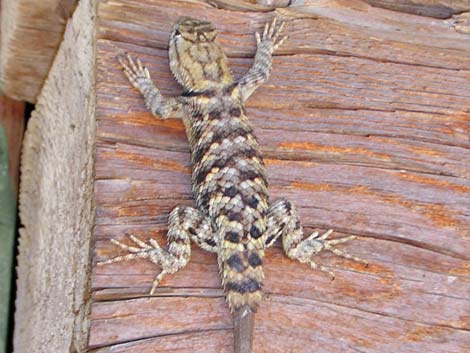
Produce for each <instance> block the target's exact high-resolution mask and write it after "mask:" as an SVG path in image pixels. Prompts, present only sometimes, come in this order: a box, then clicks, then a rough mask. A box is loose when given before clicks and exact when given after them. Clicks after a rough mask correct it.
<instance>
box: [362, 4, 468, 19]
mask: <svg viewBox="0 0 470 353" xmlns="http://www.w3.org/2000/svg"><path fill="white" fill-rule="evenodd" d="M364 2H367V3H368V4H370V5H372V6H376V7H382V8H384V9H389V10H393V11H400V12H406V13H409V14H414V15H419V16H429V17H435V18H443V19H445V18H449V17H452V15H455V14H458V13H461V12H466V11H470V2H469V1H468V0H364Z"/></svg>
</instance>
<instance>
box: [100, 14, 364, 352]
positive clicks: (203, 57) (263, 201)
mask: <svg viewBox="0 0 470 353" xmlns="http://www.w3.org/2000/svg"><path fill="white" fill-rule="evenodd" d="M283 27H284V22H282V23H281V24H280V25H279V26H277V25H276V17H274V19H273V20H272V22H267V23H266V24H265V26H264V29H263V31H262V32H256V33H255V39H256V44H257V49H256V54H255V57H254V62H253V65H252V67H251V68H250V69H249V71H248V72H247V73H246V74H245V75H244V76H243V77H241V78H240V79H238V80H235V79H234V78H233V76H232V74H231V71H230V69H229V67H228V62H227V58H226V56H225V54H224V52H223V51H222V48H221V46H220V44H219V43H218V41H217V30H216V28H215V27H214V25H213V24H212V23H210V22H207V21H203V20H197V19H193V18H189V17H184V18H180V19H179V20H178V22H177V23H176V24H175V26H174V28H173V30H172V32H171V35H170V41H169V64H170V69H171V71H172V73H173V75H174V77H175V79H176V81H177V82H178V83H179V84H180V85H181V86H182V88H183V93H182V94H181V95H180V96H177V97H166V96H163V95H162V94H161V93H160V91H159V90H158V88H157V87H156V86H155V84H154V82H153V81H152V79H151V77H150V73H149V71H148V69H147V68H146V67H145V66H144V65H143V64H142V62H141V61H140V60H139V59H133V58H132V57H131V56H130V55H129V54H127V56H125V57H123V56H120V57H119V61H120V64H121V65H122V69H123V72H124V74H125V76H127V78H128V79H129V81H130V83H131V84H132V86H134V87H135V88H136V89H137V90H139V91H140V92H141V94H142V95H143V98H144V100H145V104H146V107H147V108H148V110H149V111H150V112H151V113H152V114H153V115H154V116H155V117H156V118H159V119H166V118H180V119H182V120H183V124H184V127H185V130H186V134H187V137H188V140H189V145H190V150H191V164H192V189H193V194H194V197H195V201H196V207H189V206H186V207H175V208H174V209H173V210H172V211H171V213H170V215H169V220H168V233H167V241H168V247H167V248H166V249H164V248H161V247H160V246H159V244H158V243H157V241H156V240H154V239H149V241H148V243H146V242H144V241H142V240H141V239H139V238H137V237H135V236H133V235H129V237H130V241H132V242H133V245H127V244H126V243H124V242H122V241H119V240H116V239H112V240H111V241H112V242H113V243H114V244H115V245H117V246H118V247H120V248H122V249H124V250H125V251H127V252H128V254H126V255H122V256H116V257H114V258H111V259H108V260H105V261H102V262H99V263H98V265H104V264H109V263H114V262H120V261H127V260H132V259H137V258H143V259H147V260H149V261H151V262H152V263H154V264H156V265H157V266H159V267H160V269H161V270H160V272H159V273H158V274H157V275H156V277H155V280H154V282H153V284H152V289H151V291H150V294H151V295H152V294H153V293H154V291H155V289H156V288H157V286H158V284H159V283H160V281H161V280H162V278H163V277H164V276H165V275H167V274H174V273H176V272H177V271H179V270H181V269H182V268H183V267H185V266H186V264H187V263H188V261H189V258H190V253H191V241H193V242H194V243H196V244H197V245H199V246H200V247H201V248H202V249H204V250H206V251H209V252H212V253H215V254H216V255H217V259H218V265H219V270H220V273H221V277H222V278H221V279H222V285H223V289H224V293H225V296H226V300H227V302H228V305H229V308H230V310H231V312H232V315H233V322H234V336H235V338H234V350H235V353H250V352H252V341H253V325H254V313H255V312H256V310H257V308H258V305H259V303H260V301H261V300H262V297H263V295H262V284H263V278H264V274H263V257H264V254H265V249H266V248H268V247H270V246H272V245H273V244H274V243H275V242H276V240H277V239H278V238H281V239H282V246H283V248H284V251H285V253H286V255H287V256H288V257H289V258H291V259H293V260H297V261H299V262H301V263H304V264H307V265H309V266H310V267H312V268H314V269H319V270H321V271H326V272H328V273H329V274H330V275H331V276H332V278H334V275H333V273H332V272H331V271H329V270H328V269H327V268H325V267H323V266H321V265H319V264H317V263H316V262H314V261H313V259H312V257H313V256H314V255H316V254H318V253H319V252H321V251H323V250H327V251H330V252H332V253H333V254H335V255H337V256H340V257H343V258H346V259H350V260H354V261H358V262H362V263H367V262H366V261H364V260H362V259H360V258H358V257H356V256H353V255H350V254H348V253H346V252H344V251H342V250H339V249H337V248H336V245H337V244H340V243H344V242H347V241H350V240H353V239H354V238H356V236H347V237H343V238H337V239H328V238H329V236H330V235H331V233H332V232H333V230H331V229H330V230H328V231H327V232H325V233H323V234H320V233H318V232H314V233H312V234H310V235H308V236H305V235H304V232H303V229H302V225H301V223H300V220H299V217H298V214H297V211H296V208H295V207H294V205H293V204H292V203H291V202H290V201H288V200H284V199H281V200H277V201H275V202H272V203H270V201H269V194H268V179H267V175H266V168H265V165H264V162H263V158H262V155H261V153H260V148H259V145H258V141H257V139H256V137H255V134H254V132H253V128H252V127H251V125H250V122H249V120H248V118H247V114H246V110H245V107H244V105H245V102H246V101H247V99H248V98H249V97H250V96H251V95H252V93H253V92H254V91H255V90H256V88H258V87H259V86H260V85H261V84H262V83H264V82H265V81H266V80H267V79H268V78H269V76H270V73H271V67H272V56H273V53H274V51H276V50H277V49H278V48H279V47H280V46H281V45H282V44H283V43H284V42H285V41H286V39H287V36H282V30H283Z"/></svg>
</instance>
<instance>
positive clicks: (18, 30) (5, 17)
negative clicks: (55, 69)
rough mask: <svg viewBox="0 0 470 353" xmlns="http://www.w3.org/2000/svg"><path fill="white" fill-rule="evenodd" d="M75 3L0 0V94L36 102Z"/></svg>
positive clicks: (58, 0) (67, 1)
mask: <svg viewBox="0 0 470 353" xmlns="http://www.w3.org/2000/svg"><path fill="white" fill-rule="evenodd" d="M75 4H76V0H48V1H35V0H3V1H2V12H1V31H0V33H1V41H0V43H1V47H0V52H1V53H2V55H1V56H0V57H1V58H0V79H1V87H0V90H1V91H3V92H4V94H6V95H8V96H10V97H13V98H15V99H18V100H25V101H28V102H35V101H36V98H37V95H38V94H39V91H40V89H41V87H42V85H43V84H44V80H45V78H46V76H47V73H48V71H49V69H50V67H51V64H52V61H53V59H54V57H55V55H56V52H57V48H58V47H59V44H60V42H61V40H62V36H63V33H64V28H65V24H66V22H67V19H68V18H69V17H70V15H71V14H72V12H73V9H74V8H75Z"/></svg>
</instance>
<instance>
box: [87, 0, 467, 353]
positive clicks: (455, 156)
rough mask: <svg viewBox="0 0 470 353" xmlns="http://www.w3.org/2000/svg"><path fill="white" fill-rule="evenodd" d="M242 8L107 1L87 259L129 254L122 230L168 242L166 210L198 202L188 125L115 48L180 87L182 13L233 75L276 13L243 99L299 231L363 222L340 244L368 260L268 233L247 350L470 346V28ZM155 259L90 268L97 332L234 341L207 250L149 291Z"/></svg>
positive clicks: (121, 348) (106, 347)
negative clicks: (280, 37) (269, 47)
mask: <svg viewBox="0 0 470 353" xmlns="http://www.w3.org/2000/svg"><path fill="white" fill-rule="evenodd" d="M297 5H298V4H297ZM238 10H240V11H235V10H228V9H225V10H221V9H217V8H215V7H211V6H209V4H208V2H202V1H201V2H198V1H160V0H152V1H150V0H147V1H144V2H142V1H136V0H119V1H113V2H102V3H100V4H99V7H98V13H97V14H98V23H99V25H98V28H97V34H98V39H97V82H98V86H97V110H96V112H97V115H96V119H97V131H96V168H95V171H96V174H95V202H96V207H97V216H96V218H95V228H94V239H95V243H94V244H95V247H94V250H95V253H96V260H104V259H107V258H110V257H113V256H116V255H118V254H124V252H122V251H120V249H119V248H117V247H116V246H114V245H113V244H112V243H110V241H109V240H110V239H111V238H117V239H119V240H121V241H123V242H127V241H128V238H127V236H126V234H134V235H136V236H137V237H139V238H141V239H143V240H147V239H149V238H154V239H156V240H157V241H158V242H159V243H160V244H162V245H163V244H165V232H166V229H167V228H166V222H167V217H168V213H169V212H170V211H171V209H172V208H173V207H175V206H178V205H192V204H193V200H192V196H191V185H190V158H189V153H188V152H189V150H188V145H187V142H186V137H185V133H184V127H183V125H182V123H181V122H179V121H173V120H166V121H162V120H158V119H155V118H154V117H152V116H151V115H150V114H149V113H148V112H147V111H146V108H145V106H144V103H143V100H142V98H141V97H140V95H139V93H138V92H136V90H134V89H132V88H131V87H130V85H129V83H128V82H127V79H126V78H125V76H124V75H123V74H122V72H121V69H120V67H119V64H118V62H117V60H116V56H117V55H120V54H122V53H125V52H129V53H131V55H134V56H136V57H139V58H141V59H142V61H143V62H144V64H145V65H147V66H148V68H149V70H150V72H151V74H152V77H153V78H154V80H155V81H156V83H157V84H158V87H159V88H161V90H162V91H163V93H164V94H167V95H174V94H179V93H180V92H181V89H180V88H179V87H178V85H177V84H176V83H175V81H174V79H173V78H172V75H171V73H170V71H169V67H168V58H167V43H168V37H169V34H170V30H171V28H172V26H173V24H174V22H175V21H176V20H177V18H178V17H179V16H182V15H187V14H188V13H191V16H194V17H200V18H204V19H207V20H210V21H212V22H213V23H214V24H215V26H216V27H217V28H218V29H219V32H220V33H219V39H220V42H221V44H222V46H223V48H224V50H225V52H226V53H227V55H228V56H229V62H230V66H231V67H232V69H233V72H234V74H235V76H236V77H240V76H241V75H242V74H243V73H244V72H246V70H247V69H248V68H249V66H250V65H251V63H252V57H253V54H254V52H255V40H254V36H253V34H254V32H255V31H256V30H259V29H260V28H262V26H263V25H264V23H265V22H266V21H268V20H269V19H270V18H271V17H272V16H273V15H275V16H278V17H279V18H280V19H283V20H284V21H286V31H288V32H289V40H288V42H287V43H286V45H285V46H283V47H282V48H281V49H280V51H279V52H278V53H277V54H278V55H276V57H275V59H274V70H273V75H272V78H271V79H270V80H269V82H268V83H267V84H266V85H264V86H263V87H262V88H260V89H259V90H258V91H257V92H256V93H255V94H254V96H253V97H252V98H250V100H249V102H248V107H247V111H248V114H249V116H250V118H251V120H252V122H253V124H254V126H255V132H256V134H257V135H258V137H259V141H260V144H261V146H262V150H263V153H264V155H265V157H266V165H267V168H268V173H269V177H270V181H271V184H270V192H271V196H272V198H273V199H277V198H280V197H286V198H288V199H290V200H292V201H293V202H294V203H295V204H296V205H297V207H298V208H299V211H300V214H301V219H302V222H303V224H304V226H305V228H306V230H307V231H312V230H314V229H328V228H334V229H336V233H335V234H336V235H337V236H346V235H353V234H354V235H357V236H359V237H360V240H357V241H355V242H351V243H349V244H347V245H345V248H346V249H347V251H348V252H349V253H353V254H357V255H359V256H361V257H363V258H366V259H368V260H369V261H370V266H369V267H368V268H365V267H364V266H362V265H358V264H355V263H352V262H349V261H345V260H341V259H338V258H334V257H331V256H329V255H328V254H322V255H321V256H319V260H318V261H319V262H321V263H323V264H324V265H326V266H329V267H331V268H332V270H333V271H334V272H335V273H336V279H335V280H334V281H333V282H332V281H331V280H330V279H329V277H328V276H326V275H324V274H322V273H319V272H317V271H312V270H311V269H310V268H307V267H306V266H303V265H300V264H298V263H295V262H292V261H290V260H288V259H287V258H286V257H285V255H284V254H283V253H282V249H281V247H280V246H277V247H274V248H272V249H269V250H268V251H267V256H266V261H265V266H266V280H265V287H264V289H265V292H266V299H265V301H264V302H263V304H262V306H261V308H260V309H259V313H258V316H257V320H256V323H255V327H256V332H255V352H296V351H298V352H310V351H318V352H329V353H334V352H346V351H367V352H403V351H407V352H408V351H413V352H415V351H416V352H422V351H427V352H433V353H434V352H436V353H437V352H453V351H455V352H458V351H463V350H464V349H465V347H467V346H468V345H469V344H470V334H469V331H468V330H469V328H470V322H469V321H468V320H466V317H467V316H468V315H467V313H470V306H469V305H468V300H467V299H466V298H467V294H466V293H468V292H469V291H470V286H469V282H468V274H469V273H468V261H469V258H468V253H469V250H470V241H469V238H468V235H469V234H470V216H469V215H470V207H469V204H468V202H467V200H468V198H469V197H470V182H469V177H470V171H469V168H468V165H469V163H470V159H469V158H470V157H469V155H470V154H469V149H470V146H469V140H468V135H469V131H470V93H469V92H470V81H469V77H470V71H469V67H470V47H469V45H468V39H469V37H468V35H465V34H462V33H458V32H457V31H456V30H455V29H454V27H453V26H452V24H451V23H449V22H447V21H441V20H436V19H432V18H426V17H418V16H413V15H408V14H403V13H398V12H393V11H388V10H383V9H378V8H374V7H371V6H369V5H367V4H366V3H364V2H360V1H324V0H323V1H320V0H319V1H310V2H308V4H307V2H304V5H302V6H300V5H298V6H292V7H290V8H285V9H278V10H276V11H275V12H274V13H266V12H256V11H248V10H246V9H245V8H244V9H238ZM157 271H158V269H157V268H155V266H153V265H152V264H150V263H148V262H145V261H137V260H136V261H133V262H127V263H116V264H113V265H109V266H104V267H99V268H95V271H94V274H93V278H92V290H93V298H94V303H93V306H92V314H91V328H90V341H89V348H90V349H94V350H95V351H96V352H108V351H111V350H112V351H113V352H114V351H116V352H120V353H123V352H128V353H130V352H164V351H168V350H171V348H170V347H177V348H178V349H179V351H180V352H231V351H232V348H231V346H230V345H227V344H226V342H227V340H231V339H232V335H231V321H230V320H229V318H230V316H229V312H228V309H227V307H226V304H225V303H224V302H223V300H221V296H222V295H223V294H222V291H221V289H220V284H219V281H220V280H219V277H218V270H217V261H216V258H215V256H214V255H213V254H207V253H205V252H203V251H201V250H200V249H198V248H197V247H195V246H194V247H193V248H192V255H191V261H190V264H189V265H188V266H187V267H186V268H185V269H183V270H182V271H180V272H179V273H177V274H175V275H173V276H167V277H166V278H165V279H164V280H163V282H162V284H161V286H160V287H159V288H158V289H157V293H156V295H155V297H151V298H148V296H147V295H148V291H149V289H150V286H151V283H152V281H153V278H154V276H155V274H156V272H157ZM462 313H465V314H462ZM201 332H203V333H204V335H206V337H207V345H202V344H201V343H200V340H201ZM224 342H225V345H224ZM192 344H194V346H193V345H192ZM174 349H176V348H174Z"/></svg>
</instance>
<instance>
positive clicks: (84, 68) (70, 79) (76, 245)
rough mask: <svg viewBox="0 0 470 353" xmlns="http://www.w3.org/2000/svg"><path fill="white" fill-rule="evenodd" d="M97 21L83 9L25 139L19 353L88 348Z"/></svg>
mask: <svg viewBox="0 0 470 353" xmlns="http://www.w3.org/2000/svg"><path fill="white" fill-rule="evenodd" d="M94 16H95V12H94V7H93V5H92V4H91V3H90V2H89V1H83V2H81V5H80V7H79V9H77V11H76V12H75V14H74V16H73V19H72V20H71V22H69V24H68V26H67V30H66V33H65V35H64V41H63V43H62V45H61V47H60V49H59V51H58V54H57V57H56V59H55V60H54V63H53V65H52V68H51V71H50V72H49V75H48V78H47V80H46V82H45V84H44V87H43V89H42V91H41V94H40V96H39V99H38V103H37V105H36V110H35V111H34V112H33V113H32V116H31V118H30V120H29V122H28V128H27V131H26V134H25V141H24V146H23V153H22V166H21V185H20V203H19V209H20V219H21V223H22V228H21V229H20V240H19V256H18V272H17V273H18V281H17V296H16V313H15V333H14V349H15V353H26V352H28V353H39V352H83V351H84V349H85V347H86V345H87V333H88V325H87V313H88V309H89V306H88V299H89V297H88V290H89V288H88V280H89V276H90V268H89V267H90V264H89V256H90V240H91V229H92V226H93V224H92V223H93V214H94V209H93V205H92V197H93V178H92V176H93V142H94V127H95V123H94V102H95V100H94V83H95V80H94V69H93V68H94V37H93V34H94V29H95V26H94V18H95V17H94ZM75 52H79V53H80V55H72V54H71V53H75Z"/></svg>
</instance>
